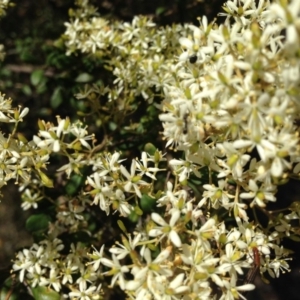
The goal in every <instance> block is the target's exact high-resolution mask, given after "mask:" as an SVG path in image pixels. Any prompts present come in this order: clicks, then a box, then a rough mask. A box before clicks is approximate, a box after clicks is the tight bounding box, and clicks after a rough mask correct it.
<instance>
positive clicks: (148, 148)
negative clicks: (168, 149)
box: [144, 143, 157, 155]
mask: <svg viewBox="0 0 300 300" xmlns="http://www.w3.org/2000/svg"><path fill="white" fill-rule="evenodd" d="M156 149H157V148H156V147H155V146H154V145H153V144H151V143H147V144H146V145H145V147H144V150H145V151H146V152H147V153H148V154H150V155H154V154H155V151H156Z"/></svg>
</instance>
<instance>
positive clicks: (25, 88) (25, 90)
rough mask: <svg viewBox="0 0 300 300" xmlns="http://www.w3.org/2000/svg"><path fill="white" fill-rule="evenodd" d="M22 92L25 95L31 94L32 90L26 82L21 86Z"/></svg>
mask: <svg viewBox="0 0 300 300" xmlns="http://www.w3.org/2000/svg"><path fill="white" fill-rule="evenodd" d="M22 92H23V93H24V94H25V95H26V96H30V95H31V94H32V90H31V87H30V86H29V85H27V84H25V85H23V86H22Z"/></svg>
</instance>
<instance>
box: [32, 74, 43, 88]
mask: <svg viewBox="0 0 300 300" xmlns="http://www.w3.org/2000/svg"><path fill="white" fill-rule="evenodd" d="M43 79H44V71H43V70H35V71H33V72H32V73H31V76H30V82H31V84H32V85H34V86H37V85H39V84H40V83H41V82H42V81H43Z"/></svg>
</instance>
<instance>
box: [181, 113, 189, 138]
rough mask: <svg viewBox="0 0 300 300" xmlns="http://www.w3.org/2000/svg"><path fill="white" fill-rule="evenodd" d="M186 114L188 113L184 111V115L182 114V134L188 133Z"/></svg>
mask: <svg viewBox="0 0 300 300" xmlns="http://www.w3.org/2000/svg"><path fill="white" fill-rule="evenodd" d="M188 116H189V114H188V113H186V114H185V115H184V116H183V122H184V123H183V130H182V133H183V134H187V133H188Z"/></svg>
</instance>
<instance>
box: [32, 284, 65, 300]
mask: <svg viewBox="0 0 300 300" xmlns="http://www.w3.org/2000/svg"><path fill="white" fill-rule="evenodd" d="M31 290H32V294H33V297H34V299H35V300H60V299H61V297H60V295H59V294H58V293H57V292H55V291H54V290H52V289H50V288H49V287H46V286H38V287H35V288H33V289H31Z"/></svg>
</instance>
